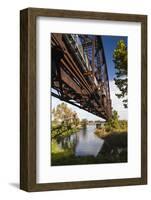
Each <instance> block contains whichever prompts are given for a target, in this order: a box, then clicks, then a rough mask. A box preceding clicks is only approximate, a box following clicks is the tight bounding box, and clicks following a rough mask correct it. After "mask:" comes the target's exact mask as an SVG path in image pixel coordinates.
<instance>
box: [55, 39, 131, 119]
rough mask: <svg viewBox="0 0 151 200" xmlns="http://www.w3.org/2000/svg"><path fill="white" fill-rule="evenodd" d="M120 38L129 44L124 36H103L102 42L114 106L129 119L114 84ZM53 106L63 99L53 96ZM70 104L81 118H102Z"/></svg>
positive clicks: (122, 117)
mask: <svg viewBox="0 0 151 200" xmlns="http://www.w3.org/2000/svg"><path fill="white" fill-rule="evenodd" d="M119 40H124V41H125V43H126V44H127V37H123V36H102V42H103V47H104V52H105V58H106V64H107V69H108V76H109V85H110V93H111V99H112V107H113V110H117V111H118V114H119V116H120V119H127V117H128V116H127V109H125V108H124V107H123V104H122V101H121V100H120V99H118V98H117V97H116V96H115V94H116V93H118V92H119V90H118V88H117V87H116V85H115V84H114V80H113V79H114V77H115V68H114V63H113V51H114V49H115V48H116V46H117V42H118V41H119ZM51 100H52V102H51V105H52V108H54V107H56V106H57V105H58V104H60V103H61V102H62V101H60V100H59V99H57V98H55V97H52V99H51ZM68 106H69V107H70V108H71V109H72V110H74V111H76V112H77V114H78V116H79V118H80V119H84V118H86V119H88V120H100V119H101V118H99V117H97V116H95V115H93V114H91V113H89V112H87V111H84V110H82V109H80V108H77V107H76V106H73V105H71V104H68Z"/></svg>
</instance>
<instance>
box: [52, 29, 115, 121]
mask: <svg viewBox="0 0 151 200" xmlns="http://www.w3.org/2000/svg"><path fill="white" fill-rule="evenodd" d="M51 48H52V83H51V85H52V88H53V89H55V91H56V93H52V95H53V96H55V97H57V98H60V99H61V100H64V101H66V102H68V103H71V104H73V105H75V106H77V107H79V108H81V109H84V110H86V111H88V112H90V113H92V114H95V115H97V116H99V117H101V118H104V119H106V120H107V119H109V118H110V117H111V113H112V110H111V99H110V91H109V81H108V75H107V65H106V61H105V56H104V50H103V45H102V40H101V37H100V36H91V37H89V36H87V35H76V34H60V33H52V34H51Z"/></svg>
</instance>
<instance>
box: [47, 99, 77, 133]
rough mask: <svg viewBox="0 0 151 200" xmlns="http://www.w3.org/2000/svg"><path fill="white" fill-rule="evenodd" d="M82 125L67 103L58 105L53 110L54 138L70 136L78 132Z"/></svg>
mask: <svg viewBox="0 0 151 200" xmlns="http://www.w3.org/2000/svg"><path fill="white" fill-rule="evenodd" d="M79 123H80V120H79V118H78V116H77V113H76V112H74V111H72V110H71V109H70V108H69V107H68V106H67V104H66V103H61V104H59V105H57V107H56V108H54V109H53V110H52V133H51V134H52V137H57V136H60V135H62V136H65V135H69V134H71V133H72V132H74V131H75V130H76V128H77V127H78V125H79Z"/></svg>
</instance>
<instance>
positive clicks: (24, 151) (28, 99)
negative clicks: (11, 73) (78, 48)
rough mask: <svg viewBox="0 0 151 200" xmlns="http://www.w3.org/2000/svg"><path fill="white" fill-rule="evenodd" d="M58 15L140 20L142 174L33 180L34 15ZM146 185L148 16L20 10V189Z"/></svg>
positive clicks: (34, 145)
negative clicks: (97, 178) (138, 175)
mask: <svg viewBox="0 0 151 200" xmlns="http://www.w3.org/2000/svg"><path fill="white" fill-rule="evenodd" d="M38 16H44V17H61V18H74V19H75V18H76V19H81V20H84V19H89V20H106V21H107V20H110V21H127V22H140V23H141V177H140V178H137V177H136V178H125V179H112V180H89V181H78V182H59V183H42V184H41V183H40V184H37V183H36V18H37V17H38ZM141 184H147V16H146V15H134V14H117V13H116V14H115V13H103V12H87V11H84V12H83V11H69V10H53V9H40V8H27V9H24V10H21V12H20V188H21V189H23V190H25V191H30V192H31V191H46V190H63V189H80V188H97V187H108V186H125V185H141Z"/></svg>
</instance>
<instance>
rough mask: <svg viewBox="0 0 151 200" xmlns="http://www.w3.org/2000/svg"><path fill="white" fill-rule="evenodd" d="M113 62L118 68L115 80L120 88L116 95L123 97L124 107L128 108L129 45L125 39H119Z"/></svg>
mask: <svg viewBox="0 0 151 200" xmlns="http://www.w3.org/2000/svg"><path fill="white" fill-rule="evenodd" d="M113 62H114V64H115V70H116V72H115V74H116V77H115V78H114V81H115V84H116V86H117V87H118V89H119V90H120V93H118V94H116V96H117V97H118V98H121V99H122V102H123V105H124V107H125V108H127V103H128V99H127V88H128V87H127V81H128V79H127V46H126V44H125V42H124V40H120V41H118V43H117V47H116V48H115V50H114V52H113Z"/></svg>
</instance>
